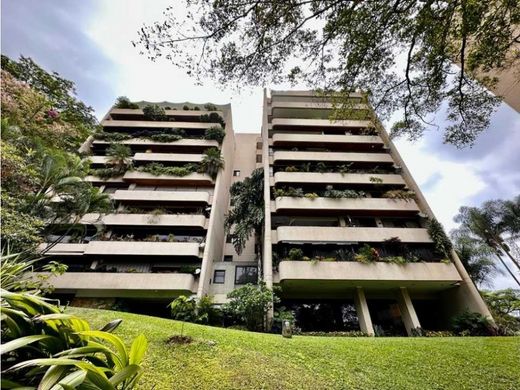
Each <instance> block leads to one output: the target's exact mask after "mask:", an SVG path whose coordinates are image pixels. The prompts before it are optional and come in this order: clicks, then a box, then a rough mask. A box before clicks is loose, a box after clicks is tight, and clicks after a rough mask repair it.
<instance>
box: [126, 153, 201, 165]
mask: <svg viewBox="0 0 520 390" xmlns="http://www.w3.org/2000/svg"><path fill="white" fill-rule="evenodd" d="M202 158H203V155H202V154H184V153H136V154H135V155H134V157H133V160H134V161H137V162H154V161H156V162H186V163H199V162H201V161H202Z"/></svg>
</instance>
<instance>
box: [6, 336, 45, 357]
mask: <svg viewBox="0 0 520 390" xmlns="http://www.w3.org/2000/svg"><path fill="white" fill-rule="evenodd" d="M52 337H53V336H49V335H46V334H40V335H32V336H25V337H20V338H18V339H15V340H11V341H9V342H7V343H5V344H2V345H1V346H0V355H3V354H4V353H7V352H11V351H14V350H15V349H18V348H22V347H25V346H27V345H29V344H32V343H34V342H36V341H40V340H43V339H50V338H52Z"/></svg>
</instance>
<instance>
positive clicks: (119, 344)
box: [79, 330, 128, 366]
mask: <svg viewBox="0 0 520 390" xmlns="http://www.w3.org/2000/svg"><path fill="white" fill-rule="evenodd" d="M79 334H80V335H83V336H89V337H94V338H98V339H102V340H106V341H108V342H110V343H111V344H112V345H113V346H114V347H115V348H116V350H117V354H118V357H119V359H120V360H121V363H122V365H123V366H126V365H128V354H127V352H126V347H125V345H124V343H123V341H122V340H121V339H120V338H119V337H117V336H116V335H113V334H110V333H106V332H101V331H99V330H89V331H83V332H79Z"/></svg>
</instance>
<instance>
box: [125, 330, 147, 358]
mask: <svg viewBox="0 0 520 390" xmlns="http://www.w3.org/2000/svg"><path fill="white" fill-rule="evenodd" d="M147 347H148V341H147V340H146V337H145V336H144V335H143V334H140V335H139V336H137V337H136V338H135V339H134V341H133V343H132V346H131V347H130V355H129V363H130V364H140V363H141V361H142V360H143V357H144V355H145V353H146V349H147Z"/></svg>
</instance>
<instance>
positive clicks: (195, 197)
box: [112, 190, 210, 204]
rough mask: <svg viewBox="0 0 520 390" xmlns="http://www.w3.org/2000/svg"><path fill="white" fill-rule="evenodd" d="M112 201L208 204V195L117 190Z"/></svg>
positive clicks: (197, 192) (204, 193)
mask: <svg viewBox="0 0 520 390" xmlns="http://www.w3.org/2000/svg"><path fill="white" fill-rule="evenodd" d="M112 199H114V200H116V201H120V202H135V201H138V202H157V203H160V204H163V203H170V202H172V203H186V204H193V203H203V204H210V195H209V193H207V192H205V191H137V190H135V191H129V190H117V191H116V192H115V193H114V195H113V197H112Z"/></svg>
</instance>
